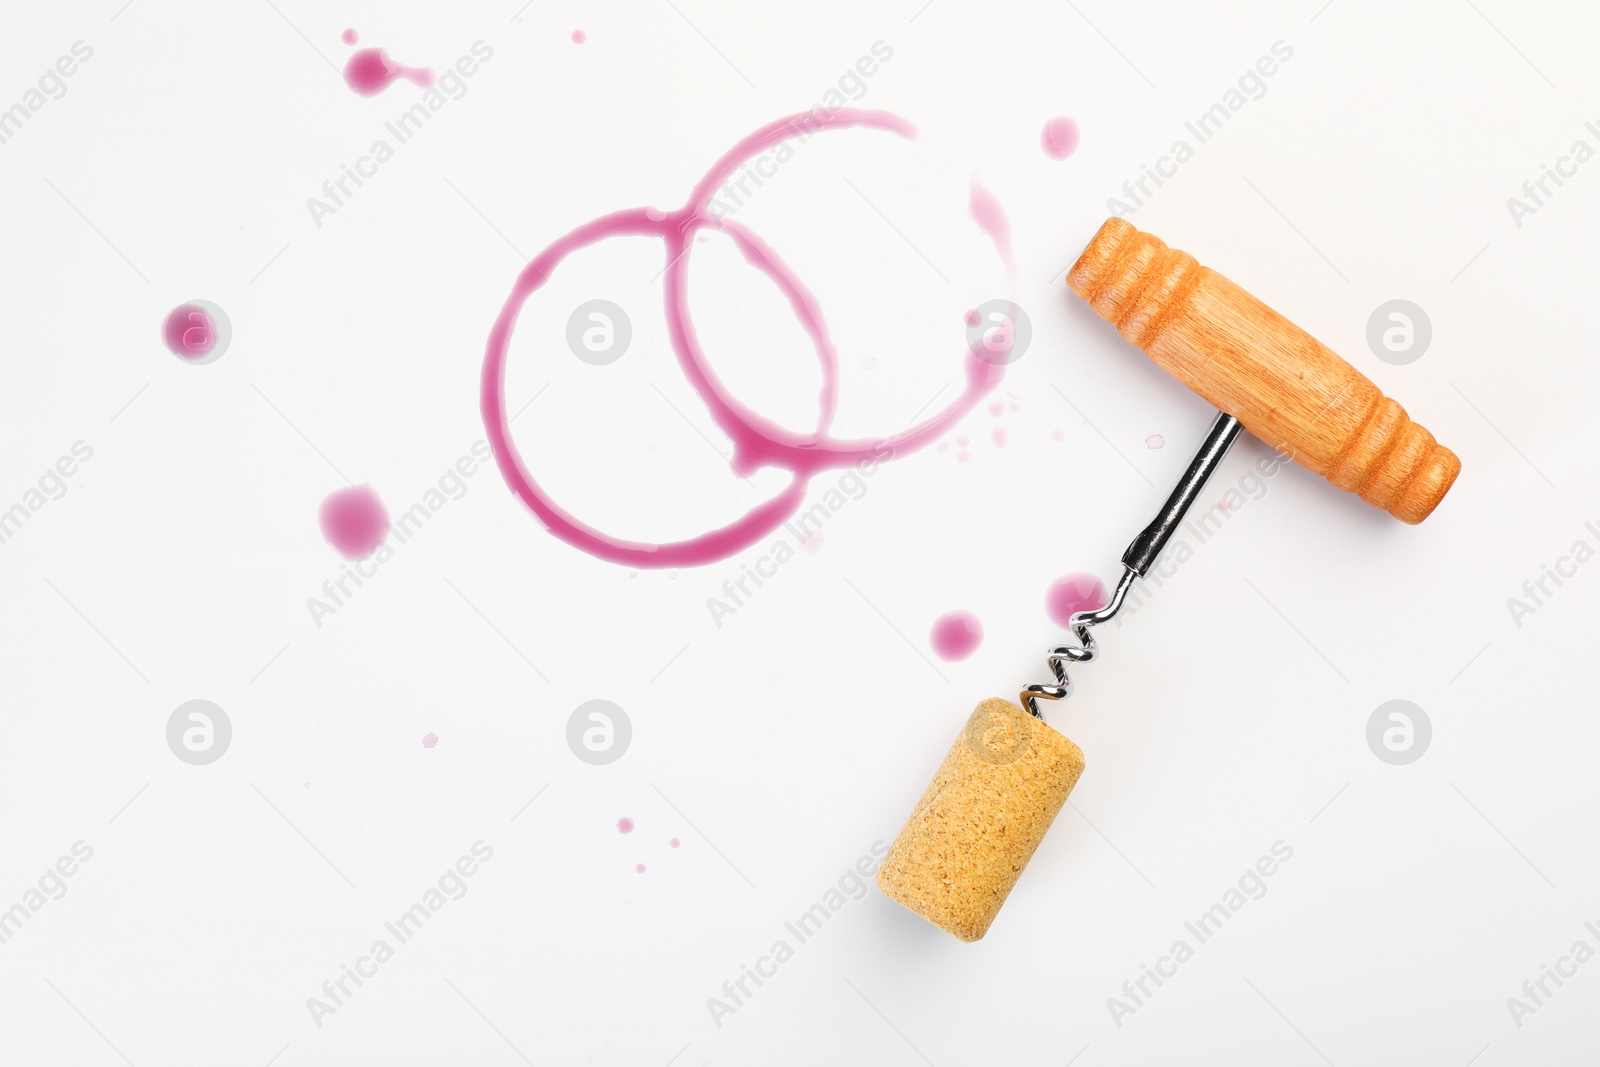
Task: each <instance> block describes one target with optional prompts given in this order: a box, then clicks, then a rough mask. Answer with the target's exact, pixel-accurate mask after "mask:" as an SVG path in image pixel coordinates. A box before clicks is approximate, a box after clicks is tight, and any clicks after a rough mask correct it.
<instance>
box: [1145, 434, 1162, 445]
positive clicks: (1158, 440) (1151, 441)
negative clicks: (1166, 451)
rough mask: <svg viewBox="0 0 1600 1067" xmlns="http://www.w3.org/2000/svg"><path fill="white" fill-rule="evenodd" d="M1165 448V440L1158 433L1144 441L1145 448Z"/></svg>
mask: <svg viewBox="0 0 1600 1067" xmlns="http://www.w3.org/2000/svg"><path fill="white" fill-rule="evenodd" d="M1166 446H1167V439H1166V438H1165V437H1162V436H1161V435H1160V434H1158V433H1153V434H1151V435H1150V436H1149V437H1146V438H1145V439H1144V447H1146V448H1165V447H1166Z"/></svg>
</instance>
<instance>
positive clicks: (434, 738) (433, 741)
mask: <svg viewBox="0 0 1600 1067" xmlns="http://www.w3.org/2000/svg"><path fill="white" fill-rule="evenodd" d="M438 743H439V735H438V734H423V735H422V747H423V748H432V747H433V746H434V745H437V744H438Z"/></svg>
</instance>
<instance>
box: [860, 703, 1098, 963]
mask: <svg viewBox="0 0 1600 1067" xmlns="http://www.w3.org/2000/svg"><path fill="white" fill-rule="evenodd" d="M1082 773H1083V751H1082V750H1081V749H1079V748H1078V746H1077V745H1075V744H1073V743H1072V742H1071V741H1069V740H1067V739H1066V738H1065V737H1064V736H1062V735H1061V734H1059V733H1057V732H1056V731H1055V730H1053V729H1051V728H1050V727H1049V726H1048V725H1047V724H1046V723H1045V722H1044V721H1043V720H1042V719H1036V718H1034V717H1033V716H1031V715H1029V714H1028V713H1027V712H1025V711H1023V710H1022V709H1021V708H1019V707H1017V706H1016V705H1015V704H1013V703H1011V702H1010V701H1007V700H1000V699H998V698H995V699H990V700H985V701H984V702H983V703H981V704H979V705H978V706H977V708H976V709H974V711H973V712H972V717H971V718H969V719H968V720H967V725H966V726H965V728H963V729H962V731H961V735H960V736H959V737H957V738H956V742H955V744H954V745H952V746H950V752H949V753H948V754H947V755H946V756H945V758H944V762H943V763H941V764H940V765H939V770H938V772H937V773H936V774H934V776H933V781H932V782H929V783H928V788H927V790H926V791H925V792H924V793H923V794H922V799H921V800H919V801H917V806H916V807H915V808H914V809H912V812H911V817H910V818H909V819H907V820H906V825H905V828H904V829H902V830H901V831H900V836H899V837H897V838H895V842H894V846H893V847H892V848H891V849H890V850H889V854H888V856H887V857H885V858H884V861H883V866H881V867H879V868H878V887H879V888H880V889H882V890H883V892H884V894H885V895H886V896H888V897H889V898H890V899H891V900H894V901H897V902H898V903H900V904H903V905H904V906H905V907H907V908H909V909H911V910H912V911H914V912H916V913H917V914H918V915H920V916H922V917H923V918H924V919H927V920H928V921H929V922H931V923H933V924H934V925H935V926H938V927H940V928H941V929H944V930H947V931H949V932H950V933H952V934H954V935H955V936H956V937H959V938H960V939H961V940H963V941H976V940H978V939H979V938H981V937H982V936H983V935H984V934H985V933H987V932H988V930H989V924H990V923H992V922H994V918H995V916H996V915H998V914H999V913H1000V906H1001V905H1002V904H1004V903H1005V900H1006V897H1007V896H1008V895H1009V894H1010V893H1011V887H1012V886H1014V885H1016V884H1017V879H1018V878H1020V877H1021V876H1022V869H1023V868H1024V867H1026V866H1027V865H1028V860H1030V859H1032V858H1033V852H1034V849H1036V848H1038V847H1039V842H1040V841H1041V840H1043V839H1044V834H1045V831H1046V830H1048V829H1050V824H1051V823H1052V822H1054V821H1055V817H1056V813H1057V812H1059V811H1060V810H1061V805H1063V804H1065V803H1066V801H1067V794H1068V793H1070V792H1072V787H1073V786H1074V785H1076V784H1077V783H1078V776H1079V775H1081V774H1082Z"/></svg>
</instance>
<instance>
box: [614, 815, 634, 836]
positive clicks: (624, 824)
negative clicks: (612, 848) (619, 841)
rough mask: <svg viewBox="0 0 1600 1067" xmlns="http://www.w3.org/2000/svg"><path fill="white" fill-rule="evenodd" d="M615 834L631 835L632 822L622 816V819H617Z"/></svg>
mask: <svg viewBox="0 0 1600 1067" xmlns="http://www.w3.org/2000/svg"><path fill="white" fill-rule="evenodd" d="M617 833H619V834H631V833H633V820H632V819H630V818H628V817H627V816H626V815H624V816H623V817H622V818H620V819H618V820H617Z"/></svg>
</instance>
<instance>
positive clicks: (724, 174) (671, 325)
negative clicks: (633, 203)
mask: <svg viewBox="0 0 1600 1067" xmlns="http://www.w3.org/2000/svg"><path fill="white" fill-rule="evenodd" d="M850 127H862V128H865V129H872V130H881V131H886V132H889V133H894V134H898V135H899V136H901V137H906V138H911V137H914V136H915V134H916V130H915V128H914V127H913V126H912V125H911V124H910V123H909V122H907V121H906V120H905V119H903V118H900V117H899V116H898V115H892V114H890V113H888V112H884V111H859V110H855V109H852V108H846V109H843V110H840V111H837V112H834V113H832V114H826V113H823V112H815V113H813V112H807V113H801V114H799V115H792V116H790V117H788V118H784V119H779V120H777V121H776V122H772V123H769V124H767V125H766V126H764V127H762V128H761V129H759V130H757V131H756V132H755V133H753V134H751V135H750V136H748V137H746V138H744V139H743V140H741V141H739V142H738V143H737V144H735V145H734V146H733V147H732V148H731V149H729V150H728V152H727V153H726V154H725V155H724V156H723V157H722V158H721V159H719V160H717V162H716V163H714V164H713V165H712V167H711V169H710V170H709V171H708V172H707V173H706V174H705V176H704V177H702V178H701V179H700V181H699V183H698V184H697V185H696V186H695V187H694V189H693V190H692V191H691V192H690V194H689V200H688V202H687V203H686V204H684V206H682V207H680V208H677V209H676V210H673V211H659V210H656V209H653V208H633V209H629V210H625V211H618V212H615V213H613V214H610V215H606V216H603V217H601V218H598V219H595V220H593V221H592V222H587V223H585V224H583V225H582V226H579V227H578V228H577V229H575V230H573V231H572V232H571V233H568V234H567V235H566V236H564V237H561V238H558V239H557V240H556V241H555V242H553V243H552V244H551V245H550V246H549V247H548V248H546V249H544V251H542V252H540V253H539V254H538V255H537V256H535V257H534V258H533V260H532V261H531V262H529V263H528V265H527V266H526V267H525V268H524V269H523V271H522V273H521V274H519V275H518V276H517V281H516V284H515V286H514V287H513V288H512V290H511V295H510V296H509V297H508V298H507V299H506V302H505V305H504V306H503V307H502V308H501V309H500V314H499V317H498V318H497V319H496V320H495V323H494V327H493V329H492V330H491V331H490V333H489V342H488V346H487V351H486V352H485V355H484V361H483V374H482V394H481V396H482V400H481V404H482V410H483V421H484V427H485V429H486V431H487V434H488V438H489V444H490V446H491V447H492V448H493V449H494V455H495V462H496V463H497V464H498V466H499V468H500V473H501V476H502V477H504V478H505V480H506V483H507V484H508V485H509V486H510V487H511V490H512V491H513V492H514V493H516V495H517V496H518V497H520V498H521V499H522V502H523V503H524V504H526V505H527V506H528V508H529V510H531V511H532V512H533V513H534V514H535V515H536V516H537V517H538V518H539V520H540V521H541V522H543V523H544V525H545V527H546V528H547V529H548V530H549V531H550V532H551V533H553V534H555V535H556V536H557V537H559V538H561V539H562V540H564V541H566V542H567V543H568V544H571V545H573V546H575V547H577V548H579V549H581V550H583V551H584V552H587V553H589V554H590V555H592V556H596V557H598V558H600V559H604V560H609V561H611V562H613V563H622V564H627V565H629V566H634V567H661V568H664V567H674V566H679V565H690V566H695V565H700V564H705V563H711V562H713V561H715V560H719V559H726V558H727V557H729V556H731V555H733V554H735V553H736V552H740V551H742V550H743V549H746V548H748V547H750V546H751V545H753V544H756V543H757V542H758V541H760V540H761V539H763V538H764V537H766V536H767V535H768V534H770V533H771V532H772V531H773V530H775V529H777V528H778V527H779V526H781V525H783V524H784V523H785V522H787V521H788V520H789V519H790V518H791V517H792V516H793V515H794V514H795V513H796V512H797V511H798V510H799V508H800V506H801V504H802V503H803V502H804V500H805V495H806V489H807V486H808V484H809V482H810V480H811V478H812V477H813V476H814V475H816V474H817V473H819V472H821V471H825V470H830V469H839V468H844V467H856V466H860V465H862V464H868V463H880V462H883V461H886V460H889V459H894V458H898V457H901V456H905V455H909V454H910V453H913V452H916V451H917V450H919V449H921V448H923V447H925V446H927V445H929V444H931V443H932V442H934V441H937V440H938V439H939V438H940V437H942V436H943V435H944V434H945V433H946V432H947V431H948V430H949V429H950V428H951V427H953V426H954V425H955V424H956V423H957V422H959V421H960V420H961V419H962V418H963V417H964V416H965V415H966V414H967V413H968V412H969V411H971V410H972V409H973V407H974V406H976V405H977V404H978V403H980V402H981V401H982V400H983V398H984V396H985V395H986V394H988V393H989V391H990V390H992V389H993V388H994V387H995V385H997V384H998V383H999V381H1000V380H1001V378H1002V377H1003V376H1004V374H1005V369H1004V367H1003V365H1000V364H995V363H990V362H988V361H987V360H984V359H982V358H980V356H979V355H978V353H977V351H976V350H975V349H974V348H973V347H972V346H970V345H969V346H968V347H967V349H966V351H965V359H964V371H965V378H966V388H965V389H964V390H963V391H962V393H961V395H960V396H958V397H956V398H955V399H954V400H953V401H951V403H950V405H949V406H948V407H946V408H944V409H943V410H942V411H940V412H938V413H936V414H934V415H932V416H930V417H928V418H927V419H926V420H925V421H923V422H921V423H918V424H916V425H914V426H912V427H910V428H909V429H906V430H902V431H901V432H900V433H897V434H894V435H891V436H889V437H887V438H878V439H841V438H838V437H834V436H833V435H832V434H830V433H828V427H829V426H830V425H831V424H832V422H833V417H834V411H835V408H836V407H837V404H838V352H837V350H836V349H835V347H834V344H833V341H832V339H831V338H830V336H829V333H828V328H827V326H826V325H825V323H824V321H823V316H822V309H821V307H820V305H819V304H818V302H817V299H816V297H815V296H813V295H812V293H811V292H810V291H809V290H808V289H806V287H805V286H804V285H802V284H801V282H800V279H799V277H798V276H797V275H796V274H795V273H794V271H793V270H792V269H791V268H790V267H789V266H788V264H786V263H785V262H784V261H783V260H782V259H781V258H780V257H779V256H778V253H777V252H775V251H774V250H773V249H772V248H771V247H770V246H769V245H767V243H766V242H765V241H763V240H762V239H761V238H760V237H758V236H757V235H756V234H755V233H754V232H752V231H751V230H749V229H748V228H746V227H745V226H743V225H742V224H740V223H738V222H736V221H735V220H734V219H732V218H729V217H726V216H719V215H717V214H716V213H714V212H713V211H712V210H711V207H710V205H711V201H712V198H713V197H714V196H715V195H716V193H717V191H718V189H720V188H721V186H722V184H723V182H724V181H725V180H726V179H727V178H728V177H729V176H730V175H732V174H734V173H735V172H737V171H738V170H739V168H740V167H742V166H743V165H744V163H745V161H746V160H749V159H752V158H754V157H756V156H758V155H760V154H761V153H763V152H765V151H766V150H768V149H769V148H772V147H773V146H774V145H778V144H781V143H782V142H784V141H787V140H789V139H791V138H794V137H798V136H809V135H811V134H815V133H819V132H821V131H824V130H835V129H845V128H850ZM971 211H972V214H973V217H974V218H975V219H976V220H977V221H978V223H979V226H980V227H981V228H982V229H983V231H984V232H985V233H987V234H988V235H989V236H990V237H991V239H992V240H993V241H994V244H995V248H996V250H997V251H998V252H999V253H1000V255H1001V258H1002V260H1003V261H1004V262H1005V265H1006V271H1007V274H1008V276H1012V277H1014V276H1015V265H1014V264H1013V263H1012V261H1011V247H1010V225H1009V224H1008V223H1007V222H1006V217H1005V212H1004V211H1003V210H1002V209H1001V207H1000V204H999V202H998V201H997V200H995V199H994V197H993V196H991V195H989V194H988V193H987V192H986V191H984V190H983V189H982V187H981V186H979V185H978V184H977V183H976V182H974V183H973V186H972V203H971ZM701 229H713V230H716V231H718V232H720V233H722V234H723V235H725V236H727V237H728V238H730V239H731V240H732V241H733V242H734V243H735V244H736V245H737V246H738V247H739V249H740V251H741V252H742V253H743V254H744V257H745V259H746V260H747V261H748V262H749V263H750V264H751V266H753V267H755V268H756V269H757V270H759V271H760V272H761V273H763V274H765V275H766V276H767V278H768V279H770V280H771V281H772V283H773V285H774V286H776V287H777V289H778V290H779V292H781V293H782V294H783V295H784V296H785V297H786V298H787V299H788V302H789V306H790V309H791V310H792V311H793V312H794V315H795V318H796V319H797V320H798V321H799V323H800V326H801V328H802V329H803V330H804V331H805V332H806V333H807V334H808V335H809V336H810V338H811V341H812V345H813V347H814V348H815V349H816V353H817V359H818V361H819V363H820V364H821V369H822V388H821V390H820V392H819V396H818V401H819V409H820V410H819V413H818V416H817V423H816V428H815V430H813V431H812V432H810V433H803V432H797V431H794V430H789V429H786V428H785V427H782V426H780V425H778V424H777V423H775V422H773V421H772V420H770V419H767V418H764V417H762V416H760V415H758V414H756V413H755V412H753V411H751V410H750V409H749V408H747V407H745V406H744V405H743V404H741V403H740V402H739V401H738V400H737V399H736V398H735V397H734V396H733V394H732V393H731V392H729V390H728V389H727V387H726V386H725V385H724V384H723V383H722V381H721V379H719V378H718V377H717V375H716V373H715V372H714V371H713V370H712V369H711V366H710V364H709V363H708V362H707V361H706V357H705V354H704V352H702V351H701V348H700V342H699V339H698V336H697V334H696V332H695V328H694V323H693V321H692V319H691V317H690V313H689V296H688V267H689V260H690V258H691V257H690V255H689V252H690V251H691V250H692V249H693V247H694V245H695V243H696V237H697V235H698V231H699V230H701ZM620 236H644V237H654V238H657V239H659V240H660V241H661V243H662V246H663V247H662V251H663V255H664V256H665V258H666V267H665V268H664V270H663V272H662V276H663V303H664V311H665V315H666V322H667V334H668V337H669V339H670V341H671V344H672V349H673V352H674V354H675V355H676V356H677V359H678V365H679V367H680V368H681V369H682V370H683V372H684V375H685V376H686V377H687V378H688V380H689V384H690V385H691V386H693V387H694V389H695V391H696V392H698V393H699V394H700V397H701V399H702V400H703V401H704V403H705V405H706V407H707V408H708V409H709V411H710V414H711V418H712V420H713V421H714V422H715V423H716V424H717V426H718V427H719V428H720V429H721V430H722V432H723V433H725V434H726V435H727V436H728V437H729V438H730V439H731V440H732V441H733V446H734V447H733V451H734V454H733V460H732V466H733V470H734V472H735V473H736V474H739V475H741V476H743V475H748V474H750V473H752V472H754V471H756V470H759V469H761V468H763V467H775V468H779V469H782V470H787V471H788V472H789V474H790V476H791V477H790V481H789V485H788V486H787V488H785V489H783V490H782V491H781V492H779V493H778V494H777V495H776V496H774V497H771V498H770V499H768V500H767V501H766V502H764V503H762V504H759V505H757V506H756V507H755V508H754V509H752V510H751V511H749V512H747V513H746V514H745V515H743V516H742V517H740V518H739V519H736V520H735V521H733V522H731V523H729V524H728V525H726V526H723V527H721V528H720V529H715V530H709V531H707V532H705V533H703V534H700V535H699V536H696V537H691V538H689V539H687V540H684V541H674V542H671V543H668V544H651V543H647V542H638V541H625V540H622V539H620V538H617V537H613V536H611V535H609V534H606V533H604V532H602V531H600V530H597V529H595V528H594V527H592V526H589V525H587V524H586V523H584V522H583V521H581V520H580V519H578V518H576V517H575V516H573V515H571V514H570V513H568V512H567V511H565V510H564V509H563V508H562V507H561V506H560V505H559V504H557V503H556V502H555V500H554V499H552V498H551V496H550V495H549V494H548V493H547V492H546V491H545V490H544V489H543V487H541V486H540V485H539V483H538V482H537V481H535V480H534V477H533V475H532V474H531V473H530V472H529V470H528V467H527V464H526V463H525V462H524V461H523V458H522V455H521V453H520V452H518V451H517V447H516V445H515V444H514V443H513V441H512V438H511V422H510V415H509V412H508V411H507V409H506V403H505V372H506V357H507V354H508V353H509V351H510V347H511V333H512V330H513V329H514V327H515V326H516V322H517V317H518V315H519V314H520V313H521V311H522V307H523V305H524V304H526V303H527V301H528V298H529V297H530V296H532V295H533V294H534V293H535V292H537V291H538V290H539V289H540V288H541V287H543V286H544V284H545V283H546V282H547V281H549V279H550V275H551V273H552V272H553V271H554V270H555V269H556V268H557V267H558V266H559V265H560V264H561V262H562V260H564V259H566V257H567V256H569V255H571V254H572V253H574V252H576V251H578V250H580V249H584V248H588V247H589V246H591V245H594V244H597V243H599V242H601V241H604V240H607V239H609V238H612V237H620Z"/></svg>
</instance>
